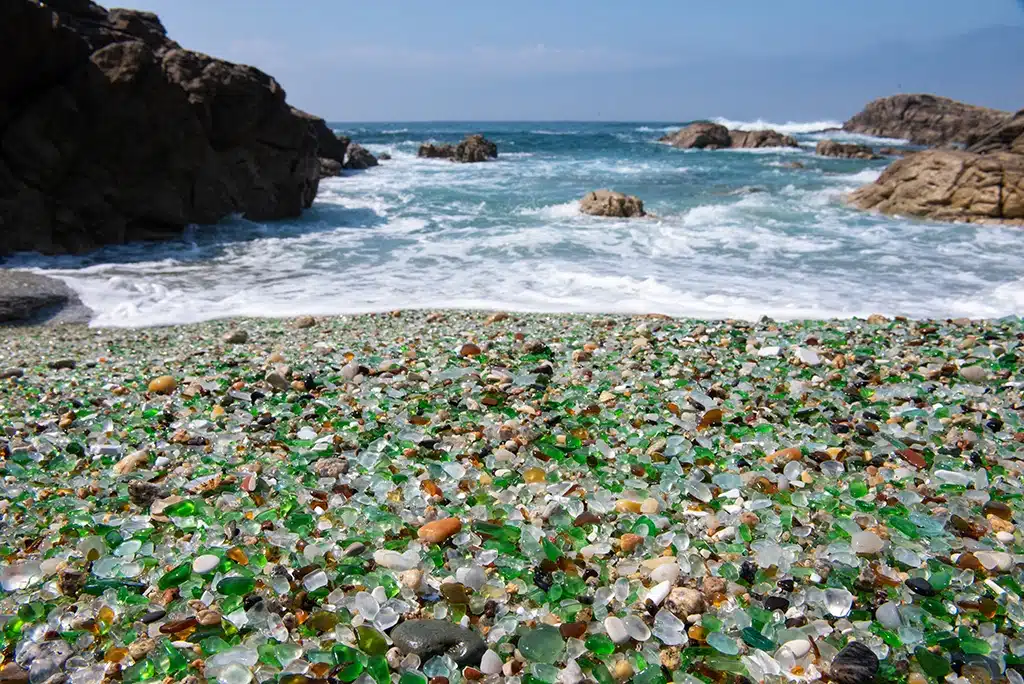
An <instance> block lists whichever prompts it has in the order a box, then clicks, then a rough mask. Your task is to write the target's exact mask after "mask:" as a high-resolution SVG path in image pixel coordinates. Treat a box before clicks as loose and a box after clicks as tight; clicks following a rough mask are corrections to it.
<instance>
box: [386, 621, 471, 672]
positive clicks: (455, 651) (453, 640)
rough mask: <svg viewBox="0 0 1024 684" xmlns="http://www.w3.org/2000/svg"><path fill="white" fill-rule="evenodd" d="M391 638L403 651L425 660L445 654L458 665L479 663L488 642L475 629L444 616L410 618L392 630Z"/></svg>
mask: <svg viewBox="0 0 1024 684" xmlns="http://www.w3.org/2000/svg"><path fill="white" fill-rule="evenodd" d="M391 640H392V641H394V642H395V646H397V647H398V648H399V649H401V650H402V651H404V652H405V653H415V654H416V655H418V656H419V657H420V658H421V659H422V660H423V661H424V662H426V661H427V660H429V659H430V658H433V657H434V656H440V655H447V656H448V657H450V658H451V659H452V660H454V661H455V662H457V663H458V664H459V665H460V666H466V665H478V664H479V663H480V658H482V657H483V655H484V652H485V651H486V650H487V644H485V643H484V640H483V638H482V637H481V636H480V635H479V634H477V633H476V632H474V631H472V630H469V629H464V628H462V627H459V626H458V625H456V624H455V623H453V622H448V621H446V620H409V621H407V622H403V623H402V624H400V625H398V626H397V627H395V628H394V629H393V630H392V631H391Z"/></svg>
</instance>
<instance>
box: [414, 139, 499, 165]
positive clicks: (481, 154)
mask: <svg viewBox="0 0 1024 684" xmlns="http://www.w3.org/2000/svg"><path fill="white" fill-rule="evenodd" d="M416 156H418V157H424V158H427V159H451V160H452V161H457V162H462V163H463V164H472V163H475V162H485V161H488V160H490V159H497V158H498V146H497V145H496V144H494V143H493V142H491V141H490V140H488V139H487V138H485V137H484V136H482V135H479V134H477V135H467V136H466V138H465V140H463V141H462V142H460V143H459V144H458V145H449V144H444V145H435V144H433V143H424V144H423V145H420V149H419V151H418V152H417V153H416Z"/></svg>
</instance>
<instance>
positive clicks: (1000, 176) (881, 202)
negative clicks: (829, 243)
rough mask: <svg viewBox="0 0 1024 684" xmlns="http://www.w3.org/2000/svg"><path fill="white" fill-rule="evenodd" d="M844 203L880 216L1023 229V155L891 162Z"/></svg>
mask: <svg viewBox="0 0 1024 684" xmlns="http://www.w3.org/2000/svg"><path fill="white" fill-rule="evenodd" d="M847 199H848V201H849V203H850V204H851V205H852V206H854V207H857V208H859V209H871V210H875V211H880V212H882V213H883V214H896V215H901V216H919V217H922V218H930V219H935V220H939V221H961V222H966V223H1002V224H1017V225H1019V224H1024V155H1021V154H1015V153H1011V152H994V153H991V154H974V153H971V152H964V151H960V150H925V151H924V152H918V153H916V154H911V155H908V156H906V157H904V158H903V159H899V160H897V161H895V162H894V163H893V164H892V165H891V166H889V168H887V169H886V170H885V171H884V172H883V173H882V175H881V176H880V177H879V178H878V180H877V181H875V182H874V183H872V184H871V185H866V186H864V187H863V188H860V189H858V190H855V191H854V192H853V193H851V194H850V195H849V196H848V198H847Z"/></svg>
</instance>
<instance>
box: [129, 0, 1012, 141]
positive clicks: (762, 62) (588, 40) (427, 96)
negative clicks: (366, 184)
mask: <svg viewBox="0 0 1024 684" xmlns="http://www.w3.org/2000/svg"><path fill="white" fill-rule="evenodd" d="M122 4H123V5H127V6H131V7H137V8H141V9H148V10H152V11H155V12H157V13H158V14H160V16H161V18H162V19H163V21H164V24H165V25H166V26H167V28H168V31H169V33H170V35H171V37H172V38H174V39H175V40H177V41H178V42H179V43H181V44H182V45H183V46H184V47H187V48H190V49H195V50H200V51H202V52H207V53H209V54H213V55H216V56H218V57H223V58H225V59H230V60H233V61H239V62H245V63H248V64H253V65H254V66H257V67H260V68H262V69H264V70H265V71H267V72H269V73H271V74H272V75H274V76H275V77H276V78H277V79H278V80H279V81H280V82H281V83H282V85H284V87H285V88H286V90H287V91H288V94H289V100H290V101H291V102H292V103H293V104H295V105H296V106H298V107H301V108H303V109H307V110H308V111H311V112H315V113H317V114H319V115H321V116H324V117H326V118H328V119H330V120H334V121H408V120H469V119H492V120H494V119H506V120H513V119H533V120H541V119H576V120H601V119H609V120H651V121H681V120H686V119H692V118H700V117H712V116H725V117H728V118H734V119H751V118H758V117H761V118H766V119H771V120H780V119H781V120H818V119H829V118H832V119H843V118H846V117H847V116H849V115H850V114H853V113H854V112H855V111H857V110H858V109H859V108H860V106H861V105H862V104H863V103H864V102H866V101H867V100H869V99H871V98H874V97H877V96H881V95H888V94H891V93H893V92H897V91H930V92H936V93H939V94H943V95H949V96H950V97H957V98H960V99H966V100H970V101H973V102H976V103H978V104H986V105H990V106H997V107H1002V108H1006V109H1018V108H1021V107H1024V74H1022V73H1021V71H1020V66H1021V64H1024V0H715V1H710V0H708V1H704V0H631V1H628V2H624V1H622V0H515V1H506V2H498V1H487V0H484V1H481V0H441V1H440V2H429V1H422V0H360V1H358V2H356V1H352V0H304V1H301V2H293V1H287V0H128V2H122Z"/></svg>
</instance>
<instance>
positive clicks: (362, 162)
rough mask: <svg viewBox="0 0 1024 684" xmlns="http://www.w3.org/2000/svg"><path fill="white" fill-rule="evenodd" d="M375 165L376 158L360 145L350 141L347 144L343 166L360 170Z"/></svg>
mask: <svg viewBox="0 0 1024 684" xmlns="http://www.w3.org/2000/svg"><path fill="white" fill-rule="evenodd" d="M373 166H377V158H376V157H374V156H373V155H372V154H370V151H369V150H367V149H366V148H365V147H363V146H362V145H357V144H356V143H352V144H351V145H349V146H348V153H347V154H346V155H345V168H346V169H355V170H362V169H368V168H370V167H373Z"/></svg>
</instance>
